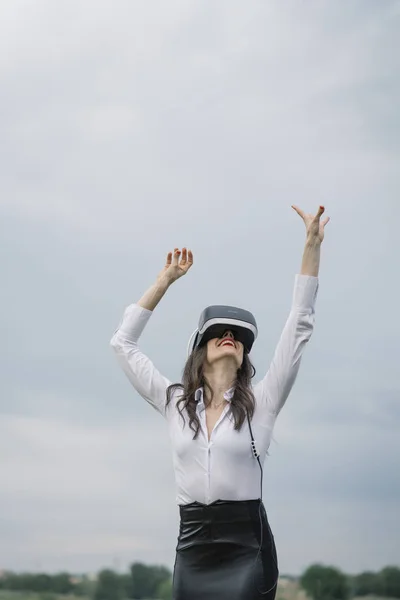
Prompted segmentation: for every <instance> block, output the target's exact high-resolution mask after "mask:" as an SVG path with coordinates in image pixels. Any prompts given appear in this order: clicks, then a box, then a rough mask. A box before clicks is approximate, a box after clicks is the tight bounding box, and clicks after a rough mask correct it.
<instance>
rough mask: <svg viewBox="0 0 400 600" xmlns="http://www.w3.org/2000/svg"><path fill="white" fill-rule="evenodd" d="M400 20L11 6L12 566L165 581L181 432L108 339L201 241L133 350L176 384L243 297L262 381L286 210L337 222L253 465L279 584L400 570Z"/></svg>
mask: <svg viewBox="0 0 400 600" xmlns="http://www.w3.org/2000/svg"><path fill="white" fill-rule="evenodd" d="M399 25H400V2H399V1H398V0H382V1H381V2H372V1H368V0H348V1H346V2H345V3H340V2H336V1H335V0H324V1H321V2H316V1H313V0H312V1H310V2H299V1H298V0H296V1H295V0H288V1H287V2H279V1H278V0H269V1H268V2H260V1H255V0H249V1H248V2H245V3H244V2H241V1H239V0H219V1H218V2H213V1H211V0H169V1H168V2H164V0H152V2H148V1H147V0H132V1H130V0H114V1H113V2H111V1H108V2H106V1H104V0H97V1H96V2H95V1H94V0H86V2H84V3H82V2H79V1H78V0H58V2H52V1H51V0H37V1H36V2H35V3H32V2H28V1H27V0H9V1H8V2H2V3H1V6H0V88H1V90H2V92H1V110H0V128H1V142H0V153H1V168H0V177H1V200H0V239H1V253H0V273H1V283H2V285H1V310H0V331H1V337H2V340H3V343H2V344H1V346H0V375H1V376H0V481H1V486H0V569H1V568H3V569H12V570H16V571H22V570H26V571H48V572H55V571H58V570H68V571H71V572H76V573H80V572H91V573H94V572H97V571H98V570H99V569H101V568H103V567H112V568H115V569H117V570H119V571H124V570H126V569H127V567H128V565H129V564H131V563H132V562H134V561H142V562H146V563H150V564H164V565H166V566H168V567H170V568H171V569H172V567H173V563H174V559H175V547H176V541H177V535H178V523H179V521H178V509H177V506H176V502H175V484H174V474H173V470H172V461H171V454H170V447H169V440H168V435H167V429H166V424H165V422H164V420H163V418H162V417H161V416H160V415H159V414H158V413H157V412H156V411H154V409H153V408H151V407H150V406H149V405H148V404H147V403H146V402H145V401H144V400H143V399H142V398H141V397H139V395H138V394H137V393H136V392H135V390H134V389H133V387H132V386H131V385H130V383H129V381H128V380H127V379H126V377H125V375H124V374H123V372H122V371H121V370H120V368H119V366H118V363H117V361H116V358H115V356H114V355H113V351H112V349H111V347H110V345H109V342H110V339H111V336H112V334H113V333H114V330H115V329H116V327H117V326H118V324H119V322H120V319H121V317H122V314H123V311H124V309H125V307H126V306H128V305H129V304H131V303H132V302H135V301H137V300H138V299H139V298H140V297H141V295H142V294H143V292H144V291H145V290H146V289H147V288H148V287H149V286H150V285H151V284H152V283H153V281H154V280H155V277H156V275H157V273H158V272H159V271H160V269H161V268H162V267H163V265H164V261H165V256H166V254H167V252H168V251H170V250H172V249H173V248H174V247H183V246H188V247H190V248H192V250H193V253H194V265H193V268H192V269H191V271H190V272H189V274H188V275H187V276H186V277H184V278H183V279H181V280H179V281H178V282H177V283H176V284H174V286H172V287H171V288H170V290H169V291H168V293H167V295H166V296H165V297H164V298H163V300H162V302H161V303H160V305H159V306H158V307H157V309H156V310H155V311H154V314H153V315H152V318H151V320H150V322H149V324H148V326H147V328H146V330H145V332H144V333H143V336H142V338H141V346H142V349H143V351H144V352H145V353H146V354H148V355H149V356H150V357H151V358H152V360H153V362H154V363H155V364H156V366H157V367H158V369H159V370H160V371H161V372H162V373H163V374H165V375H166V376H167V377H168V378H169V379H170V380H173V381H178V380H179V378H180V376H181V372H182V368H183V365H184V361H185V350H186V345H187V341H188V338H189V336H190V334H191V333H192V331H193V329H194V328H195V327H196V325H197V320H198V317H199V314H200V312H201V310H202V309H203V308H204V306H207V305H209V304H219V303H221V304H233V305H236V306H243V307H245V308H247V309H248V310H251V311H252V312H253V313H254V314H255V315H256V318H257V322H258V326H259V332H260V333H259V338H258V340H257V344H256V346H255V347H254V350H253V351H252V355H251V358H252V361H253V363H254V365H255V367H256V370H257V375H256V378H255V382H256V381H258V380H259V379H260V378H261V377H262V376H263V375H264V374H265V372H266V370H267V368H268V365H269V363H270V360H271V358H272V356H273V352H274V349H275V345H276V343H277V341H278V339H279V336H280V332H281V330H282V328H283V326H284V323H285V321H286V318H287V316H288V314H289V310H290V303H291V298H292V291H293V284H294V277H295V275H296V273H298V272H299V270H300V265H301V257H302V252H303V246H304V241H305V227H304V223H303V221H302V220H301V218H300V217H299V216H298V215H297V214H296V213H295V211H294V210H293V209H292V208H291V205H292V204H296V205H298V206H300V207H301V208H302V209H303V210H305V211H306V212H307V213H311V214H315V213H316V212H317V210H318V206H319V204H323V205H324V206H325V207H326V212H325V215H326V216H329V217H330V219H331V220H330V222H329V224H328V225H327V227H326V237H325V240H324V242H323V245H322V252H321V266H320V273H319V282H320V287H319V292H318V298H317V304H316V321H315V330H314V333H313V336H312V338H311V340H310V342H309V344H308V346H307V348H306V350H305V353H304V356H303V361H302V365H301V369H300V372H299V375H298V378H297V381H296V383H295V386H294V388H293V390H292V392H291V394H290V396H289V399H288V401H287V403H286V405H285V407H284V409H283V410H282V412H281V414H280V416H279V418H278V420H277V423H276V427H275V431H274V441H273V443H272V445H271V447H270V456H269V457H268V458H267V461H266V463H265V468H264V503H265V505H266V509H267V513H268V516H269V520H270V524H271V528H272V530H273V532H274V535H275V540H276V544H277V548H278V554H279V564H280V569H281V572H283V573H291V574H300V573H301V572H302V571H303V570H304V569H305V568H307V566H309V565H310V564H312V563H314V562H321V563H323V564H330V565H335V566H337V567H338V568H340V569H342V570H344V571H345V572H347V573H359V572H361V571H363V570H373V571H376V570H379V569H380V568H382V567H384V566H386V565H399V564H400V477H399V473H400V468H399V462H400V437H399V427H400V379H399V359H400V350H399V338H400V318H399V308H398V307H399V296H400V285H399V277H398V274H399V256H400V252H399V241H398V240H399V237H398V226H399V218H400V206H399V199H398V191H399V183H400V170H399V154H400V141H399V140H400V135H399V133H400V119H399V113H398V106H399V104H400V83H399V81H400V79H399V75H400V41H399V40H400V37H399V36H398V31H399Z"/></svg>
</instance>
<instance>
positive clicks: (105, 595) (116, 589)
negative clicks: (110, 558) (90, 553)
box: [94, 569, 124, 600]
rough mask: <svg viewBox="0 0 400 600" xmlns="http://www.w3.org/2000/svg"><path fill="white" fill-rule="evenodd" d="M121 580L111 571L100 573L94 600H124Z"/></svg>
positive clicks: (105, 570) (106, 570)
mask: <svg viewBox="0 0 400 600" xmlns="http://www.w3.org/2000/svg"><path fill="white" fill-rule="evenodd" d="M123 597H124V595H123V590H122V585H121V579H120V577H119V575H118V574H117V573H115V572H114V571H112V570H111V569H104V570H103V571H100V573H99V576H98V579H97V584H96V588H95V592H94V600H122V598H123Z"/></svg>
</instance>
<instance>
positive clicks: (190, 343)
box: [187, 329, 199, 358]
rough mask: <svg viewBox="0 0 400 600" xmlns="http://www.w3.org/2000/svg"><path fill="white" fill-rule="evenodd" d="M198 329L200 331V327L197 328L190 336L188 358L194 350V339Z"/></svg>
mask: <svg viewBox="0 0 400 600" xmlns="http://www.w3.org/2000/svg"><path fill="white" fill-rule="evenodd" d="M198 331H199V330H198V329H195V330H194V331H193V333H192V335H191V336H190V339H189V343H188V347H187V356H188V358H189V356H190V354H191V352H192V350H193V339H194V337H195V335H196V334H197V333H198Z"/></svg>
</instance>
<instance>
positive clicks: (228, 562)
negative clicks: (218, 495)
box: [173, 499, 279, 600]
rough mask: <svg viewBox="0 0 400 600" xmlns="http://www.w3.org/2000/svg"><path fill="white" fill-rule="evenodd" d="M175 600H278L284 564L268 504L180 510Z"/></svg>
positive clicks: (223, 503) (227, 503) (232, 502)
mask: <svg viewBox="0 0 400 600" xmlns="http://www.w3.org/2000/svg"><path fill="white" fill-rule="evenodd" d="M179 510H180V526H179V536H178V544H177V546H176V558H175V567H174V575H173V590H174V593H173V598H174V600H261V599H262V598H264V599H267V600H274V598H275V594H276V586H277V582H278V575H279V572H278V560H277V555H276V548H275V542H274V536H273V534H272V532H271V529H270V527H269V523H268V519H267V514H266V511H265V507H264V504H263V503H262V501H261V500H260V499H258V500H243V501H238V500H216V501H215V502H212V503H211V504H202V503H200V502H192V503H191V504H186V505H180V506H179Z"/></svg>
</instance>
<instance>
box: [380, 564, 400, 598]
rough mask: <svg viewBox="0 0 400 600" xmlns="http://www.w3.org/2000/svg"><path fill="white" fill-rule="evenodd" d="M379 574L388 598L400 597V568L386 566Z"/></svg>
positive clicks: (384, 592) (384, 593)
mask: <svg viewBox="0 0 400 600" xmlns="http://www.w3.org/2000/svg"><path fill="white" fill-rule="evenodd" d="M379 575H380V578H381V580H382V587H383V595H384V596H386V597H388V598H400V569H399V568H398V567H385V568H384V569H382V571H381V572H380V573H379Z"/></svg>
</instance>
